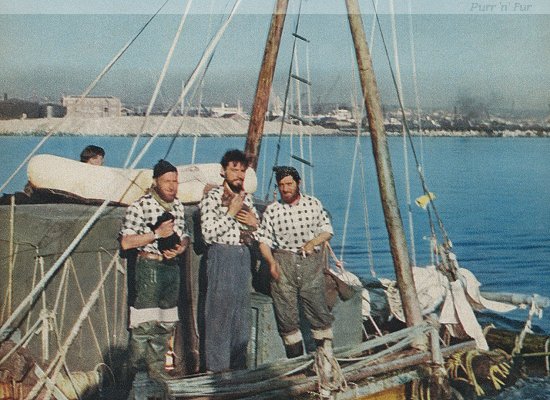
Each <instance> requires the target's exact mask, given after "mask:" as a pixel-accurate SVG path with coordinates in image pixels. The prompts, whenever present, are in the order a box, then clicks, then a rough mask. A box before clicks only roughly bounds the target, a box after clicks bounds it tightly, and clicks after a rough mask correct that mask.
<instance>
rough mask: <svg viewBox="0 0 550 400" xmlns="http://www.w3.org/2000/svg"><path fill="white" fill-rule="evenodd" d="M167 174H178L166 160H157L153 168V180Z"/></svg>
mask: <svg viewBox="0 0 550 400" xmlns="http://www.w3.org/2000/svg"><path fill="white" fill-rule="evenodd" d="M167 172H176V173H177V172H178V170H177V168H176V167H174V166H173V165H172V164H170V163H169V162H168V161H166V160H159V162H158V163H156V164H155V166H154V167H153V178H158V177H159V176H162V175H164V174H165V173H167Z"/></svg>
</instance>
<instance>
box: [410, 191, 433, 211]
mask: <svg viewBox="0 0 550 400" xmlns="http://www.w3.org/2000/svg"><path fill="white" fill-rule="evenodd" d="M430 200H435V194H433V193H432V192H429V193H428V194H425V195H423V196H420V197H417V199H416V200H415V201H414V202H415V203H416V205H417V206H418V207H420V208H422V209H423V210H425V209H426V207H427V206H428V204H429V203H430Z"/></svg>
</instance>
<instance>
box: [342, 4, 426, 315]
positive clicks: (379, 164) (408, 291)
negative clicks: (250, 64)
mask: <svg viewBox="0 0 550 400" xmlns="http://www.w3.org/2000/svg"><path fill="white" fill-rule="evenodd" d="M346 7H347V11H348V20H349V25H350V30H351V36H352V37H353V43H354V46H355V54H356V57H357V67H358V69H359V78H360V80H361V89H362V90H363V97H364V98H365V108H366V110H367V118H368V121H369V127H370V135H371V141H372V150H373V153H374V159H375V163H376V172H377V175H378V184H379V187H380V197H381V200H382V208H383V210H384V219H385V222H386V229H387V230H388V235H389V239H390V249H391V254H392V258H393V263H394V268H395V275H396V278H397V285H398V287H399V293H400V295H401V301H402V303H403V311H404V314H405V319H406V322H407V325H408V326H414V325H418V324H420V323H422V314H421V311H420V306H419V303H418V297H417V295H416V288H415V286H414V280H413V276H412V270H411V265H410V262H409V254H408V251H407V242H406V240H405V233H404V230H403V222H402V220H401V214H400V212H399V205H398V203H397V194H396V191H395V183H394V179H393V173H392V167H391V161H390V153H389V150H388V143H387V140H386V131H385V129H384V116H383V114H382V107H381V105H380V95H379V93H378V86H377V84H376V79H375V77H374V71H373V68H372V61H371V57H370V53H369V48H368V45H367V41H366V39H365V37H366V36H365V31H364V29H363V20H362V18H361V11H360V10H359V5H358V2H357V0H346Z"/></svg>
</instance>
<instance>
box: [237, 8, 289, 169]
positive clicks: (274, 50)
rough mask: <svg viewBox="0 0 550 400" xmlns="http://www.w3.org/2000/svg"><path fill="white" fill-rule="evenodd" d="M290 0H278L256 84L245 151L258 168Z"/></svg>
mask: <svg viewBox="0 0 550 400" xmlns="http://www.w3.org/2000/svg"><path fill="white" fill-rule="evenodd" d="M287 8H288V0H277V4H276V5H275V9H274V10H273V16H272V17H271V26H270V28H269V34H268V36H267V42H266V44H265V51H264V58H263V60H262V68H261V70H260V75H259V77H258V85H257V86H256V96H255V97H254V104H253V106H252V114H251V115H250V123H249V124H248V134H247V137H246V144H245V149H244V151H245V153H246V155H247V156H248V158H249V162H250V167H252V168H254V169H256V167H257V166H258V157H259V155H260V146H261V143H262V135H263V131H264V121H265V113H266V111H267V106H268V104H269V93H270V92H271V83H272V82H273V74H274V72H275V65H276V64H277V55H278V53H279V44H280V42H281V35H282V33H283V26H284V23H285V17H286V10H287Z"/></svg>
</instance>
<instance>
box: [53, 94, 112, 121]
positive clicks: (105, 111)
mask: <svg viewBox="0 0 550 400" xmlns="http://www.w3.org/2000/svg"><path fill="white" fill-rule="evenodd" d="M62 104H63V106H64V107H66V108H67V117H86V118H95V117H120V116H121V114H122V103H121V101H120V99H119V98H118V97H85V98H80V96H63V98H62Z"/></svg>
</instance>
